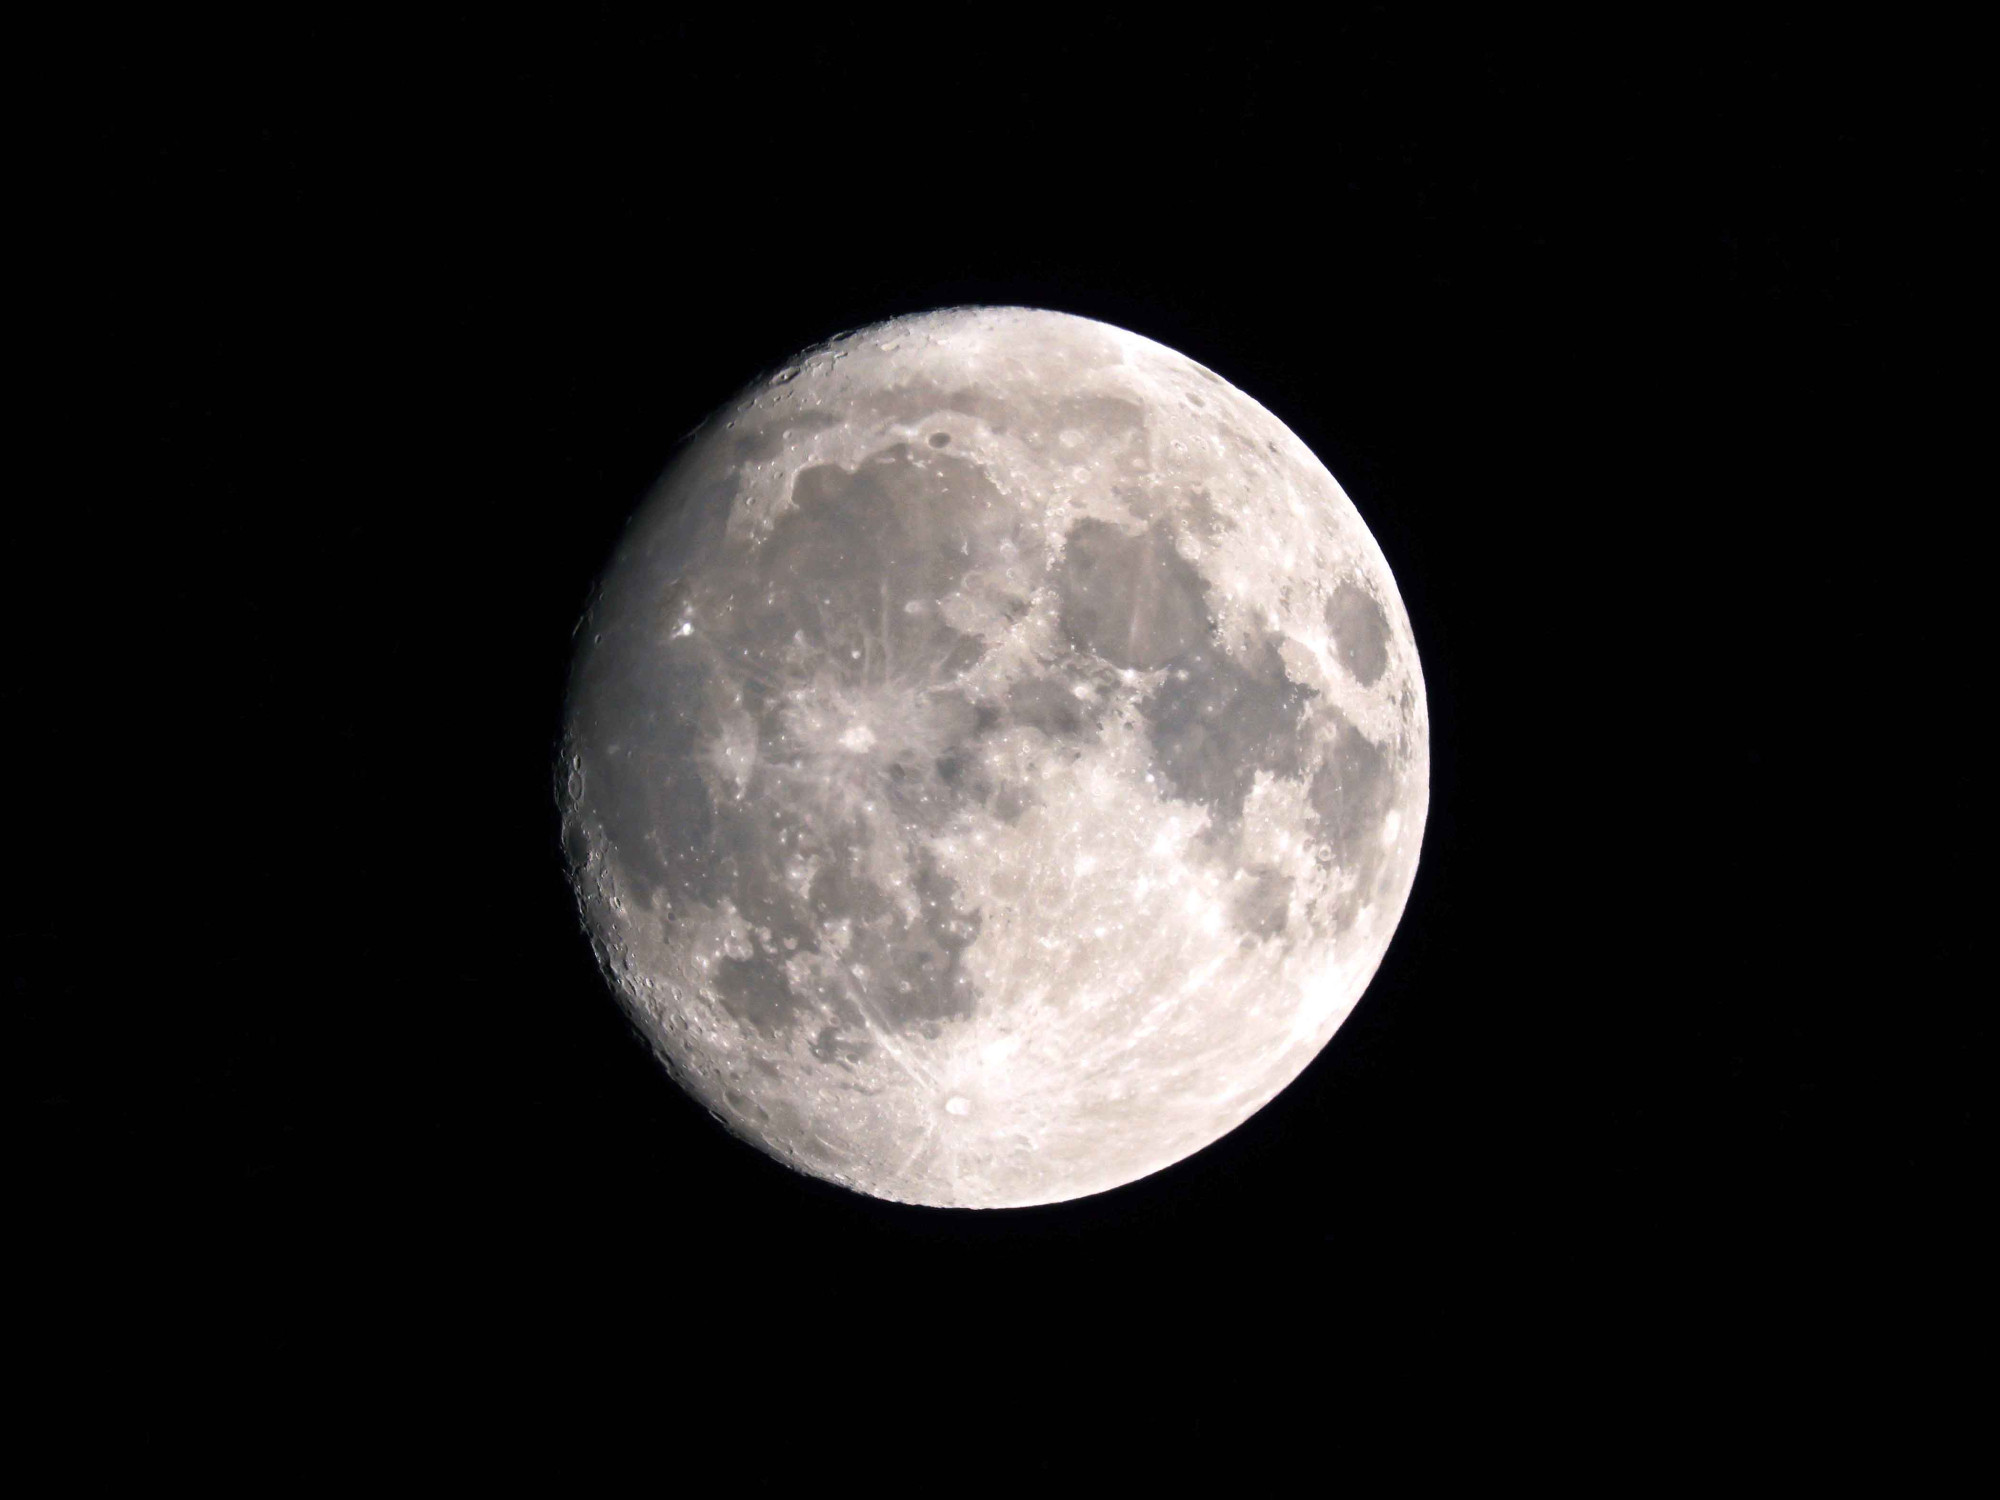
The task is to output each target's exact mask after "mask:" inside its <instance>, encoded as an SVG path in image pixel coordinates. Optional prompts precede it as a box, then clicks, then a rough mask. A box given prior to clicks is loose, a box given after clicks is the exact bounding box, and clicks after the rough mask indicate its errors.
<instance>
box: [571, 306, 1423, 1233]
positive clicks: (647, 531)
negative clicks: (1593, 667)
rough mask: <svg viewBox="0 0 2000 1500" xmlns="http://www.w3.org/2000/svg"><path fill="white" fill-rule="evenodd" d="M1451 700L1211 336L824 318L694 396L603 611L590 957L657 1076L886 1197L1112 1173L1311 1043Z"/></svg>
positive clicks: (1070, 1182) (1033, 1193) (1025, 314)
mask: <svg viewBox="0 0 2000 1500" xmlns="http://www.w3.org/2000/svg"><path fill="white" fill-rule="evenodd" d="M1429 767H1430V755H1429V719H1428V712H1427V709H1426V705H1425V698H1424V685H1423V677H1422V674H1421V671H1420V669H1419V665H1418V660H1417V651H1416V645H1415V641H1414V639H1413V637H1412V635H1411V630H1410V622H1409V618H1408V615H1407V613H1406V612H1405V610H1404V607H1403V602H1402V599H1401V597H1400V596H1399V595H1398V593H1397V590H1396V585H1395V580H1394V579H1393V578H1392V577H1391V575H1390V571H1389V566H1388V563H1387V562H1386V561H1385V559H1384V558H1383V555H1382V552H1381V549H1380V548H1379V547H1378V546H1377V545H1376V542H1375V539H1374V538H1373V537H1372V536H1371V535H1370V534H1369V531H1368V529H1367V527H1366V525H1364V524H1363V522H1362V519H1361V517H1360V515H1359V514H1358V513H1357V512H1356V510H1355V508H1354V506H1353V504H1352V503H1351V502H1350V501H1349V500H1348V498H1347V496H1346V495H1345V494H1344V493H1343V492H1342V491H1341V488H1340V486H1339V485H1338V484H1337V483H1336V482H1335V481H1334V478H1333V476H1332V475H1331V474H1329V473H1328V472H1327V470H1326V468H1325V467H1324V466H1323V465H1322V464H1321V463H1320V462H1319V461H1318V460H1317V459H1316V458H1315V457H1314V456H1313V454H1312V453H1311V452H1310V451H1309V450H1308V449H1307V448H1306V446H1305V445H1304V444H1303V443H1302V442H1301V441H1300V440H1299V439H1298V438H1297V437H1295V436H1294V435H1293V434H1292V433H1291V431H1290V430H1289V429H1287V428H1286V427H1285V425H1284V424H1283V423H1282V422H1280V421H1279V420H1278V419H1277V418H1276V417H1274V416H1273V415H1272V414H1271V413H1270V412H1268V411H1266V410H1265V409H1264V408H1263V407H1261V406H1259V405H1258V404H1257V403H1256V402H1255V401H1253V400H1252V399H1250V397H1248V396H1246V395H1244V394H1243V393H1242V392H1241V391H1238V390H1236V389H1235V388H1234V387H1232V386H1231V385H1229V384H1228V383H1227V382H1226V381H1224V380H1223V379H1222V378H1221V377H1219V376H1217V375H1215V374H1214V373H1212V372H1211V371H1209V370H1207V369H1205V368H1203V367H1202V366H1201V365H1198V364H1196V363H1195V362H1194V361H1192V360H1190V359H1187V358H1185V357H1184V356H1182V355H1180V354H1177V353H1175V352H1174V351H1173V350H1171V349H1168V348H1165V347H1163V346H1162V345H1160V344H1157V343H1154V342H1152V341H1150V340H1148V339H1145V338H1142V337H1140V336H1138V335H1136V334H1133V333H1129V332H1126V331H1125V330H1123V329H1119V328H1114V327H1111V326H1109V325H1107V324H1104V323H1099V322H1094V321H1091V320H1089V319H1085V318H1079V317H1073V316H1069V315H1066V314H1061V313H1055V312H1047V311H1040V310H1035V309H1029V308H1018V307H968V308H953V309H947V310H944V311H939V312H931V313H926V314H922V315H920V316H913V317H906V318H899V319H896V320H893V321H891V322H887V323H882V324H878V325H876V326H874V327H870V328H865V329H861V330H859V331H856V332H853V333H848V334H843V335H842V336H840V337H839V338H836V339H833V340H831V341H830V342H828V343H826V344H823V345H821V346H819V347H816V348H814V349H811V350H809V351H807V352H805V353H804V354H801V355H800V356H799V357H798V358H797V359H795V360H793V361H792V362H791V363H790V364H788V365H787V366H785V367H784V368H783V369H780V370H778V371H776V372H775V373H772V374H770V375H769V376H768V377H765V378H763V379H760V380H759V381H757V382H755V383H754V384H752V385H751V386H750V388H749V389H747V390H745V391H744V392H743V393H742V394H741V395H740V396H739V397H737V398H736V399H735V400H734V401H733V402H731V403H730V404H729V405H727V406H726V407H724V408H723V409H722V410H721V411H719V412H717V413H716V414H715V415H714V416H713V417H712V418H710V419H709V420H708V421H707V422H706V423H705V424H703V425H702V426H701V427H700V428H698V429H697V430H696V431H695V432H694V433H693V434H691V435H690V437H689V440H688V441H687V443H686V444H685V445H684V447H683V448H682V450H681V452H680V454H679V456H678V457H677V458H676V460H675V462H674V463H673V465H672V467H671V468H670V469H669V470H668V472H667V473H666V475H665V476H664V478H663V479H662V480H661V481H660V483H659V485H658V487H657V489H656V490H655V491H654V492H653V493H652V495H651V496H650V498H649V499H648V500H647V501H646V502H645V503H644V504H643V505H642V506H641V507H640V508H639V510H638V511H637V513H636V514H635V515H634V517H633V519H632V520H631V522H630V524H629V525H628V527H627V529H626V532H625V534H624V536H623V538H622V540H621V542H620V544H619V545H618V547H617V549H616V551H615V554H614V556H613V557H612V559H611V561H610V563H609V564H608V566H607V567H606V569H605V571H604V574H603V576H602V577H601V579H600V580H599V581H598V584H597V586H596V588H595V590H594V592H593V595H592V598H591V602H590V604H589V607H588V609H587V611H586V613H585V615H584V617H583V620H582V622H581V624H580V625H579V627H578V632H577V649H576V655H575V659H574V662H573V666H572V671H571V678H570V685H569V694H568V699H567V702H566V707H565V714H564V729H563V743H562V746H561V749H560V759H559V763H558V768H557V801H558V803H559V806H560V811H561V815H562V822H563V838H564V849H565V855H566V859H567V861H568V864H569V869H570V875H571V882H572V885H573V888H574V890H575V893H576V897H577V902H578V906H579V909H580V911H581V915H582V919H583V922H584V925H585V927H586V928H587V930H588V932H589V933H590V936H591V939H592V943H593V947H594V950H595V952H596V954H597V956H598V960H599V962H600V964H601V966H602V968H603V970H604V972H605V974H606V976H607V977H608V979H609V981H610V983H611V984H612V986H613V987H614V988H615V990H616V992H617V994H618V995H619V997H620V999H621V1000H622V1002H623V1004H624V1005H625V1006H626V1007H627V1009H628V1011H629V1013H630V1015H631V1016H632V1018H633V1019H634V1020H635V1022H636V1023H637V1025H638V1026H639V1028H640V1029H641V1030H642V1031H643V1033H644V1034H645V1036H646V1037H647V1038H648V1040H649V1041H650V1043H651V1045H652V1047H653V1049H654V1051H655V1053H656V1054H657V1056H658V1057H659V1059H660V1060H661V1062H662V1063H663V1064H664V1065H665V1066H666V1068H667V1069H668V1070H669V1072H670V1073H671V1074H672V1075H673V1077H674V1078H675V1079H676V1080H677V1081H678V1082H679V1083H680V1085H681V1086H682V1087H683V1088H685V1089H686V1090H687V1091H688V1092H689V1093H691V1094H692V1095H693V1096H694V1097H695V1098H696V1099H698V1100H699V1101H701V1103H702V1104H704V1105H705V1106H706V1107H707V1108H708V1109H709V1110H710V1112H712V1113H713V1114H714V1115H715V1116H716V1117H717V1118H719V1119H720V1120H721V1121H722V1122H723V1123H724V1124H725V1125H727V1126H728V1127H729V1128H730V1129H731V1130H732V1131H734V1132H735V1133H736V1134H737V1135H739V1136H741V1137H742V1138H743V1139H744V1140H746V1141H749V1142H750V1143H752V1144H754V1145H755V1146H757V1147H759V1148H761V1149H762V1150H764V1151H766V1152H768V1153H770V1154H771V1155H772V1156H774V1157H776V1158H778V1159H779V1160H780V1161H783V1162H786V1163H788V1164H789V1165H791V1166H792V1167H795V1168H797V1169H798V1170H800V1171H802V1172H806V1173H810V1174H813V1175H814V1176H817V1177H820V1178H824V1179H828V1180H830V1181H833V1182H837V1183H841V1184H844V1185H845V1186H847V1187H849V1188H853V1189H855V1190H857V1191H860V1192H863V1193H869V1194H873V1195H875V1196H877V1197H881V1198H887V1199H893V1200H897V1201H900V1202H905V1203H916V1204H929V1205H941V1206H959V1207H968V1208H1000V1207H1014V1206H1023V1205H1029V1204H1040V1203H1053V1202H1059V1201H1063V1200H1067V1199H1072V1198H1078V1197H1082V1196H1084V1195H1087V1194H1092V1193H1099V1192H1104V1191H1106V1190H1108V1189H1111V1188H1114V1187H1117V1186H1119V1185H1121V1184H1124V1183H1128V1182H1131V1181H1133V1180H1134V1179H1136V1178H1139V1177H1143V1176H1145V1175H1147V1174H1148V1173H1152V1172H1156V1171H1159V1170H1160V1169H1162V1168H1164V1167H1167V1166H1169V1165H1171V1164H1172V1163H1174V1162H1176V1161H1179V1160H1180V1159H1182V1158H1183V1157H1186V1156H1188V1155H1189V1154H1190V1153H1192V1152H1195V1151H1197V1150H1199V1149H1201V1148H1202V1147H1204V1146H1206V1145H1208V1144H1209V1143H1210V1142H1212V1141H1214V1140H1216V1139H1217V1138H1218V1137H1220V1136H1222V1135H1224V1134H1225V1133H1226V1132H1228V1131H1230V1130H1232V1129H1234V1128H1235V1127H1236V1126H1238V1125H1240V1124H1241V1123H1242V1122H1243V1121H1244V1120H1246V1119H1248V1118H1249V1117H1250V1116H1251V1115H1252V1114H1254V1113H1255V1112H1256V1111H1257V1110H1258V1109H1260V1108H1261V1107H1262V1106H1263V1105H1265V1104H1266V1103H1268V1102H1269V1101H1270V1100H1271V1099H1272V1098H1273V1097H1274V1096H1275V1095H1276V1094H1277V1093H1278V1092H1279V1091H1280V1090H1281V1089H1283V1088H1284V1087H1285V1086H1286V1085H1287V1084H1288V1083H1290V1082H1291V1081H1292V1080H1293V1079H1294V1078H1296V1077H1297V1076H1298V1075H1299V1073H1300V1072H1301V1071H1302V1070H1303V1069H1304V1068H1305V1067H1306V1065H1307V1064H1308V1063H1310V1062H1311V1061H1312V1059H1313V1058H1314V1056H1315V1055H1317V1054H1318V1052H1319V1051H1320V1049H1321V1048H1323V1047H1324V1046H1325V1045H1326V1043H1327V1042H1328V1040H1329V1039H1330V1038H1331V1037H1332V1036H1333V1033H1334V1031H1335V1030H1336V1029H1337V1028H1338V1027H1339V1026H1340V1024H1341V1022H1342V1021H1343V1020H1345V1019H1346V1017H1347V1016H1348V1014H1349V1013H1350V1012H1351V1011H1352V1009H1353V1008H1354V1006H1355V1004H1356V1002H1357V1001H1358V1000H1359V999H1360V997H1361V994H1362V991H1363V989H1364V988H1365V987H1366V985H1367V983H1368V981H1369V979H1370V978H1371V977H1372V976H1373V974H1374V972H1375V970H1376V967H1377V966H1378V964H1379V963H1380V962H1381V959H1382V956H1383V953H1384V951H1385V949H1386V948H1387V946H1388V943H1389V940H1390V936H1391V934H1392V933H1393V932H1394V930H1395V927H1396V924H1397V922H1398V920H1399V919H1400V917H1401V915H1402V912H1403V908H1404V905H1405V902H1406V900H1407V899H1408V896H1409V892H1410V886H1411V882H1412V880H1413V879H1414V877H1415V873H1416V868H1417V854H1418V849H1419V847H1420V845H1421V842H1422V838H1423V829H1424V818H1425V812H1426V808H1427V805H1428V800H1429V793H1428V788H1429Z"/></svg>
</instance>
